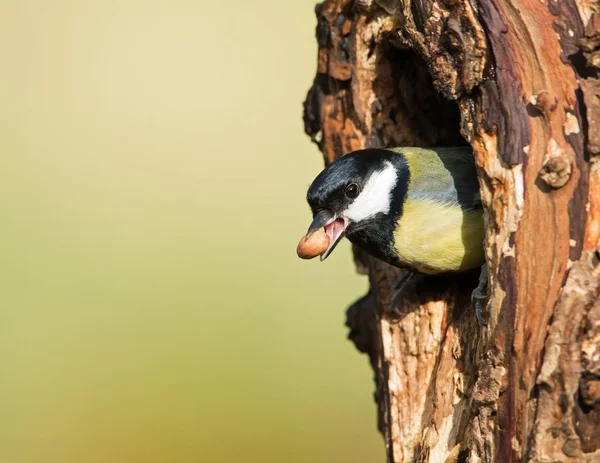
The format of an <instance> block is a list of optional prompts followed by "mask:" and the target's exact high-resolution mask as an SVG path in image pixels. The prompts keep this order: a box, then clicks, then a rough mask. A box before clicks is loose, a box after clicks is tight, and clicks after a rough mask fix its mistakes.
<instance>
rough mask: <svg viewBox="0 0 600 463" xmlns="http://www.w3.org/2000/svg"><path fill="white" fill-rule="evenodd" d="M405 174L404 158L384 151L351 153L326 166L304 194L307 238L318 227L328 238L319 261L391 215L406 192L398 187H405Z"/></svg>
mask: <svg viewBox="0 0 600 463" xmlns="http://www.w3.org/2000/svg"><path fill="white" fill-rule="evenodd" d="M407 175H408V173H407V169H406V162H405V160H404V158H403V157H402V156H401V155H398V154H397V153H393V152H391V151H389V150H383V149H365V150H359V151H354V152H352V153H349V154H347V155H345V156H342V157H341V158H339V159H337V160H336V161H334V162H332V163H331V164H330V165H329V166H327V167H326V168H325V169H324V170H323V171H322V172H321V173H320V174H319V175H318V176H317V177H316V178H315V180H314V181H313V183H312V184H311V186H310V188H309V189H308V194H307V201H308V204H309V205H310V208H311V209H312V212H313V221H312V223H311V224H310V227H309V228H308V232H307V234H306V236H307V237H309V236H310V235H311V234H313V233H314V232H315V231H316V230H318V229H319V228H325V232H326V233H327V235H328V236H329V247H328V248H327V250H326V251H325V252H323V253H322V254H321V261H323V260H325V259H326V258H327V256H329V254H331V252H332V251H333V249H334V248H335V246H336V245H337V244H338V243H339V241H340V240H341V239H342V238H343V237H344V235H347V234H351V233H352V232H353V231H355V230H358V229H360V228H362V227H364V226H365V225H367V224H372V223H373V221H376V220H378V219H380V218H382V217H387V216H389V215H390V214H393V213H394V211H395V209H397V208H395V207H394V203H395V202H397V201H398V200H400V201H401V200H402V199H403V198H399V196H400V195H403V194H404V193H402V191H400V190H403V191H405V188H401V189H398V186H399V185H400V184H404V185H405V183H406V180H405V179H404V177H407ZM401 179H402V180H403V181H400V180H401Z"/></svg>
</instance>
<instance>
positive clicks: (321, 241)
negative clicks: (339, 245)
mask: <svg viewBox="0 0 600 463" xmlns="http://www.w3.org/2000/svg"><path fill="white" fill-rule="evenodd" d="M328 247H329V236H327V233H325V232H324V231H323V230H322V229H321V230H317V231H316V232H314V233H313V234H312V235H310V237H308V239H307V238H306V236H303V237H302V238H300V242H299V243H298V248H297V249H296V253H297V254H298V257H300V258H301V259H312V258H313V257H317V256H319V255H321V254H323V253H324V252H325V251H326V250H327V248H328Z"/></svg>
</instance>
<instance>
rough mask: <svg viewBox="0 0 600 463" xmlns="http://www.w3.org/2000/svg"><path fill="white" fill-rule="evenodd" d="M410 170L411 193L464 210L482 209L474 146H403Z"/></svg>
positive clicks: (414, 197)
mask: <svg viewBox="0 0 600 463" xmlns="http://www.w3.org/2000/svg"><path fill="white" fill-rule="evenodd" d="M397 151H398V152H401V153H402V154H403V155H404V156H405V158H406V160H407V162H408V164H409V169H410V174H411V178H410V187H409V191H408V196H409V197H410V198H411V199H413V200H427V201H433V202H438V203H441V204H444V203H447V204H448V203H449V204H459V205H460V207H461V209H463V210H473V209H480V208H481V195H480V192H479V182H478V181H477V170H476V168H475V159H474V158H473V151H472V149H471V148H470V147H448V148H401V149H398V150H397Z"/></svg>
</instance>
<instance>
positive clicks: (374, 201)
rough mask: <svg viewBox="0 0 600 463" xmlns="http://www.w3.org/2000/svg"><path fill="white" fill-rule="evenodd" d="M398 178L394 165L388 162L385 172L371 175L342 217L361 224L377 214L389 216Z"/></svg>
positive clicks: (381, 171)
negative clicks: (393, 191)
mask: <svg viewBox="0 0 600 463" xmlns="http://www.w3.org/2000/svg"><path fill="white" fill-rule="evenodd" d="M397 178H398V174H397V172H396V169H395V168H394V166H393V165H392V163H390V162H387V163H386V164H385V167H384V168H383V170H380V171H376V172H373V173H372V174H371V176H370V177H369V179H368V180H367V183H365V185H364V186H363V189H362V191H361V192H360V194H359V195H358V197H357V198H356V199H355V200H354V201H353V202H352V204H350V206H348V208H347V209H346V210H345V211H344V212H343V214H342V216H343V217H345V218H347V219H350V220H351V221H353V222H360V221H361V220H364V219H368V218H369V217H372V216H374V215H375V214H379V213H383V214H387V213H388V212H389V211H390V203H391V201H392V190H393V189H394V187H395V186H396V180H397Z"/></svg>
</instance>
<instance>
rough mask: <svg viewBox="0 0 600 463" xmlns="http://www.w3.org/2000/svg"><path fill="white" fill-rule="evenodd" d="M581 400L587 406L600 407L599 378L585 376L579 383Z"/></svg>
mask: <svg viewBox="0 0 600 463" xmlns="http://www.w3.org/2000/svg"><path fill="white" fill-rule="evenodd" d="M579 393H580V395H581V400H582V401H583V403H584V404H585V405H587V406H588V407H598V408H600V378H586V379H582V380H581V382H580V383H579Z"/></svg>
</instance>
